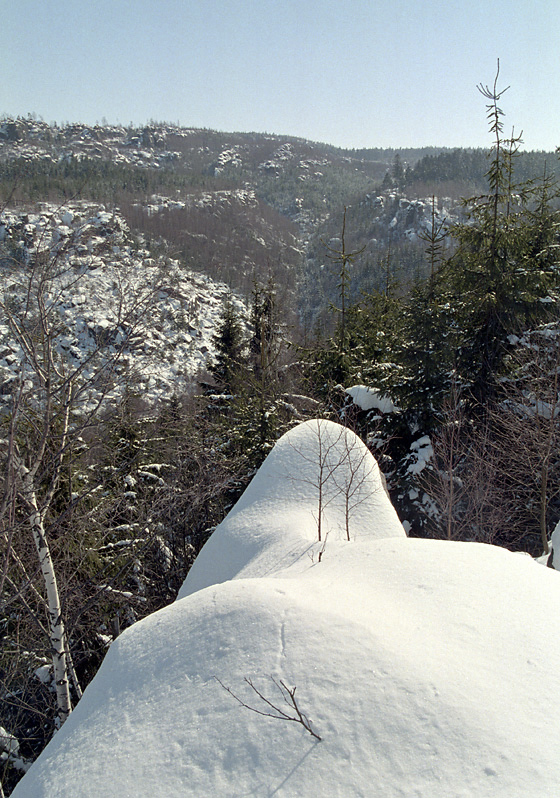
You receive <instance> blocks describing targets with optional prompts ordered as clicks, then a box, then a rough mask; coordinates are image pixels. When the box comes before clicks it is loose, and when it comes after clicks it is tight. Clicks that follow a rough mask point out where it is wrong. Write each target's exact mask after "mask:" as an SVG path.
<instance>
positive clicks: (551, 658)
mask: <svg viewBox="0 0 560 798" xmlns="http://www.w3.org/2000/svg"><path fill="white" fill-rule="evenodd" d="M352 475H353V477H352V478H351V476H352ZM354 488H355V490H354ZM349 495H350V496H351V498H352V502H350V503H349V502H348V496H349ZM319 521H320V522H321V523H319ZM319 529H320V531H321V540H319V539H318V537H319ZM348 538H350V539H349V540H348ZM319 554H321V558H320V561H319ZM181 596H182V598H180V599H179V600H178V601H177V602H176V603H175V604H174V605H172V606H170V607H167V608H166V609H164V610H162V611H160V612H158V613H155V614H154V615H152V616H150V617H148V618H146V619H145V620H143V621H141V622H140V623H138V624H136V625H135V626H133V627H131V628H130V629H128V630H127V631H126V632H125V633H124V634H123V635H121V637H119V638H118V639H117V640H116V642H115V643H114V644H113V645H112V646H111V649H110V651H109V653H108V655H107V657H106V659H105V662H104V663H103V666H102V668H101V669H100V671H99V673H98V675H97V676H96V677H95V679H94V680H93V682H92V683H91V684H90V686H89V687H88V688H87V690H86V692H85V695H84V698H83V699H82V701H81V702H80V704H79V705H78V707H77V709H76V710H75V712H74V713H73V714H72V716H71V717H70V719H69V720H68V721H67V722H66V724H65V725H64V727H63V728H62V729H61V731H60V732H58V734H57V735H56V737H55V738H54V740H53V741H52V742H51V744H50V745H49V746H48V747H47V749H46V750H45V751H44V752H43V754H42V755H41V757H40V758H39V759H38V761H37V762H36V763H35V765H34V766H33V767H32V768H31V770H30V771H29V772H28V773H27V774H26V776H25V777H24V778H23V780H22V781H21V782H20V784H19V785H18V787H17V788H16V791H15V793H14V796H16V798H24V797H25V798H39V797H40V796H41V798H47V796H48V798H58V797H59V796H72V798H86V797H87V798H94V796H95V797H96V798H97V797H99V798H102V797H103V798H110V797H111V796H115V798H117V796H118V798H132V797H133V796H134V798H143V797H144V796H145V798H148V796H149V797H150V798H152V796H154V795H162V796H166V798H175V796H181V798H185V796H192V797H193V798H204V796H213V797H214V796H220V797H221V796H224V797H225V796H239V798H240V797H241V796H248V795H252V796H262V797H263V798H264V796H273V795H274V796H276V795H278V796H293V798H320V797H321V796H324V797H328V798H335V797H336V796H340V798H353V797H356V798H357V796H361V797H362V798H375V797H376V796H379V798H397V796H399V798H403V796H404V797H406V798H408V796H410V797H411V798H412V796H415V797H416V798H450V796H454V797H455V796H465V798H467V797H468V798H472V796H477V798H484V796H488V798H490V796H492V798H496V797H498V798H499V797H503V798H514V797H515V798H521V796H532V797H534V798H543V796H548V795H551V796H552V795H557V794H558V790H559V788H560V761H559V760H558V757H557V756H556V748H555V743H556V741H557V740H558V738H559V733H560V683H559V682H560V643H559V641H560V623H559V621H558V614H557V613H555V612H553V611H552V612H551V608H553V607H557V606H559V601H560V581H559V578H558V573H557V572H555V571H553V570H552V569H546V568H543V567H542V566H539V565H537V564H535V563H534V562H533V561H532V560H531V558H529V557H527V556H524V555H520V554H511V553H509V552H507V551H504V550H501V549H499V548H496V547H492V546H487V545H483V544H467V543H449V542H445V541H430V540H412V539H407V538H406V536H405V534H404V531H403V529H402V527H401V526H400V524H399V522H398V520H397V518H396V516H395V514H394V511H393V509H392V507H391V506H390V503H389V500H388V498H387V496H386V494H385V492H384V490H383V486H382V484H381V481H380V478H379V473H378V471H377V467H376V465H375V463H374V461H373V459H372V458H371V456H370V455H369V453H367V452H366V450H365V449H363V447H362V445H361V444H360V443H359V441H357V439H354V438H353V437H352V436H351V435H350V433H346V432H345V431H342V432H341V428H339V427H337V426H336V425H332V424H330V423H328V422H320V423H318V422H307V423H306V424H304V425H301V426H299V427H297V428H296V429H295V430H292V431H291V432H290V433H288V434H287V435H286V436H284V438H283V439H282V440H281V441H280V442H279V443H278V444H277V446H276V447H275V449H274V450H273V452H272V453H271V455H270V456H269V458H268V459H267V460H266V461H265V463H264V464H263V466H262V467H261V469H260V471H259V473H258V474H257V475H256V477H255V479H254V480H253V483H252V484H251V486H250V487H249V489H248V490H247V492H246V493H245V495H244V496H243V497H242V499H241V500H240V502H239V503H238V505H237V506H236V507H235V508H234V509H233V511H232V512H231V513H230V515H229V516H228V517H227V518H226V519H225V521H224V522H223V524H222V525H221V526H220V527H218V529H217V530H216V532H215V533H214V535H213V537H212V538H211V540H210V541H209V542H208V544H207V545H206V547H205V548H204V550H203V551H202V553H201V555H200V557H199V558H198V560H197V561H196V563H195V565H194V567H193V569H192V571H191V572H190V574H189V576H188V577H187V580H186V582H185V585H184V586H183V589H182V591H181ZM281 684H284V685H286V686H287V688H288V689H290V690H292V689H293V688H294V687H295V688H296V690H297V692H296V693H295V694H294V695H295V696H296V698H297V706H298V708H299V711H300V712H301V713H302V715H303V716H304V717H305V719H306V720H307V721H308V725H309V727H310V728H311V729H312V730H313V732H314V733H315V734H316V735H317V736H318V737H320V738H321V739H320V740H318V739H317V737H315V736H313V735H312V734H311V733H310V732H309V730H308V729H306V728H305V727H304V725H302V724H301V723H298V722H290V721H288V720H286V719H282V718H279V717H277V716H278V710H279V709H280V710H282V711H284V712H285V713H286V714H289V715H294V714H295V713H294V712H292V708H291V707H290V706H289V705H288V703H289V702H287V701H286V700H285V699H286V693H285V692H283V691H282V689H281ZM251 685H252V686H251ZM254 688H255V689H254ZM257 691H258V692H257ZM259 694H260V696H262V697H259ZM236 699H237V700H236ZM240 702H242V703H244V704H246V706H245V707H244V706H241V703H240ZM266 702H269V703H266ZM248 707H249V708H248ZM251 710H254V711H251ZM258 712H262V713H264V715H265V716H263V714H258ZM266 715H274V716H275V717H274V718H272V717H267V716H266ZM296 721H297V717H296Z"/></svg>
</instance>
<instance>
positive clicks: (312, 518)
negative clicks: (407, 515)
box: [179, 419, 406, 598]
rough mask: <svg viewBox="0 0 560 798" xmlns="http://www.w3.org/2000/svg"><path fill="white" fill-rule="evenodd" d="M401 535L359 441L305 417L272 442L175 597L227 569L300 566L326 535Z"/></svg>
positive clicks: (225, 575) (244, 571)
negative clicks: (268, 450) (256, 469)
mask: <svg viewBox="0 0 560 798" xmlns="http://www.w3.org/2000/svg"><path fill="white" fill-rule="evenodd" d="M319 519H320V523H319ZM405 535H406V533H405V531H404V529H403V526H402V524H401V522H400V521H399V519H398V517H397V514H396V512H395V510H394V508H393V505H392V504H391V502H390V500H389V497H388V496H387V493H386V490H385V487H384V483H383V481H382V477H381V474H380V471H379V467H378V465H377V462H376V460H375V458H374V457H373V455H372V454H371V453H370V452H369V451H368V449H367V448H366V447H365V445H364V444H363V443H362V441H361V440H360V439H359V438H358V437H357V436H356V435H355V434H354V433H353V432H352V431H351V430H349V429H347V428H346V427H342V426H340V425H339V424H334V423H333V422H331V421H326V420H324V419H315V420H313V421H307V422H305V423H303V424H299V425H298V426H297V427H295V428H294V429H292V430H290V431H289V432H288V433H286V435H284V436H283V437H282V438H281V439H280V440H279V441H278V442H277V444H276V446H275V447H274V449H273V450H272V452H271V453H270V454H269V456H268V457H267V459H266V460H265V462H264V463H263V464H262V466H261V468H260V469H259V471H258V473H257V474H256V475H255V477H254V479H253V481H252V482H251V484H250V485H249V487H248V488H247V490H246V491H245V493H244V494H243V496H242V497H241V499H240V500H239V501H238V503H237V504H236V505H235V507H234V508H233V509H232V511H231V512H230V513H229V515H228V516H227V518H226V519H225V520H224V521H223V522H222V523H221V524H220V525H219V526H218V528H217V529H216V531H215V532H214V534H213V535H212V537H211V538H210V540H209V541H208V542H207V544H206V545H205V546H204V548H203V550H202V551H201V553H200V555H199V556H198V558H197V559H196V561H195V563H194V565H193V567H192V569H191V570H190V572H189V575H188V576H187V579H186V581H185V584H184V585H183V587H182V589H181V591H180V593H179V598H182V597H184V596H187V595H189V594H190V593H194V592H195V591H196V590H200V589H201V588H203V587H207V586H208V585H210V584H215V583H217V582H224V581H225V580H226V579H232V578H233V577H235V576H238V577H248V576H263V575H265V574H266V575H268V576H270V575H272V574H275V573H277V572H279V571H284V570H285V569H286V568H287V567H291V568H292V570H293V569H294V568H295V569H298V570H299V569H304V570H305V569H307V568H308V566H309V563H310V560H313V559H314V558H319V552H322V550H323V549H325V551H328V549H329V546H330V545H331V544H332V543H333V542H334V541H340V540H346V541H347V542H348V539H350V541H352V540H356V539H361V538H364V537H367V538H370V539H371V538H380V537H383V538H387V537H404V536H405Z"/></svg>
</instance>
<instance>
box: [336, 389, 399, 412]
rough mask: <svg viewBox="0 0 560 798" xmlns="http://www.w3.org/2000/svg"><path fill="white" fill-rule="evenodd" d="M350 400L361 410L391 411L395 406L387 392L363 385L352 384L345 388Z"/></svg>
mask: <svg viewBox="0 0 560 798" xmlns="http://www.w3.org/2000/svg"><path fill="white" fill-rule="evenodd" d="M346 393H347V394H348V395H349V396H351V397H352V401H353V402H354V404H355V405H357V406H358V407H359V408H360V409H361V410H379V411H380V412H381V413H393V412H394V411H395V410H396V409H397V408H396V407H395V405H394V404H393V402H392V400H391V398H390V397H389V396H387V394H384V393H381V392H380V391H378V390H376V389H375V388H368V387H367V386H365V385H353V386H352V387H351V388H347V389H346Z"/></svg>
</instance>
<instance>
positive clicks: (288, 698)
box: [214, 676, 322, 741]
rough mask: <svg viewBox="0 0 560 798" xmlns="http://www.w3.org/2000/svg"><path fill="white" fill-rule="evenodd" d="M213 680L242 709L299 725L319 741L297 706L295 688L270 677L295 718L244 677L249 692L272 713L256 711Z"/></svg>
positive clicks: (220, 683) (231, 691) (305, 716)
mask: <svg viewBox="0 0 560 798" xmlns="http://www.w3.org/2000/svg"><path fill="white" fill-rule="evenodd" d="M214 678H215V679H216V681H217V682H218V684H219V685H220V686H221V687H223V689H224V690H225V691H226V692H227V693H229V694H230V695H231V696H233V698H235V700H236V701H237V702H238V703H239V704H241V706H242V707H245V709H250V710H251V712H256V714H257V715H262V716H263V717H265V718H274V719H275V720H287V721H290V722H292V723H299V724H300V725H301V726H303V728H304V729H305V730H306V731H308V732H309V734H310V735H311V736H312V737H314V738H315V739H316V740H319V741H320V740H321V739H322V738H321V737H319V735H318V734H317V733H316V732H315V731H313V729H312V728H311V723H310V721H309V718H308V717H307V715H304V713H303V712H302V711H301V710H300V708H299V706H298V703H297V701H296V688H295V687H291V688H290V687H288V686H287V685H286V684H285V682H283V681H282V679H279V680H278V681H276V679H275V678H274V676H271V677H270V679H271V681H272V682H274V684H275V685H276V687H277V688H278V690H279V691H280V694H281V695H282V698H283V699H284V703H285V704H286V705H287V706H288V707H289V708H290V710H292V711H293V712H295V717H294V716H293V715H291V714H288V713H287V712H285V711H284V710H283V709H282V708H281V707H279V706H277V705H276V704H274V703H273V702H272V701H269V699H268V698H266V696H264V695H263V694H262V693H261V691H260V690H259V689H258V688H257V687H255V685H254V684H253V682H252V681H251V679H248V678H247V677H245V678H244V679H243V681H244V682H246V683H247V684H248V685H249V687H250V688H251V690H253V692H254V693H256V694H257V696H258V697H259V698H260V699H261V701H263V702H264V703H265V704H266V705H267V706H268V707H270V709H271V710H273V711H272V712H265V711H263V710H261V709H257V708H256V707H252V706H251V705H250V704H246V703H245V702H244V701H242V700H241V698H239V696H237V695H236V694H235V693H234V692H233V690H231V688H229V687H226V685H225V684H223V682H221V681H220V680H219V679H218V677H217V676H214Z"/></svg>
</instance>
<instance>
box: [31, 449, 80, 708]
mask: <svg viewBox="0 0 560 798" xmlns="http://www.w3.org/2000/svg"><path fill="white" fill-rule="evenodd" d="M19 473H20V476H21V480H22V495H23V498H24V500H25V502H26V504H27V505H28V507H29V508H30V509H31V515H30V518H29V522H30V524H31V531H32V533H33V540H34V542H35V547H36V549H37V556H38V558H39V565H40V567H41V574H42V576H43V580H44V583H45V593H46V597H47V608H48V616H49V637H50V644H51V652H52V660H53V673H54V680H55V685H56V700H57V706H58V717H59V719H60V723H61V724H62V723H64V721H65V720H66V719H67V717H68V715H69V714H70V713H71V712H72V703H71V700H70V683H69V678H68V660H67V645H66V632H65V629H64V621H63V619H62V607H61V604H60V595H59V592H58V585H57V581H56V572H55V569H54V563H53V561H52V557H51V551H50V548H49V544H48V541H47V537H46V534H45V526H44V519H43V516H42V514H41V511H40V510H39V506H38V504H37V496H36V494H35V487H34V485H33V480H32V478H31V477H30V474H29V471H28V470H27V469H26V468H25V466H24V465H23V464H20V465H19Z"/></svg>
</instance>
